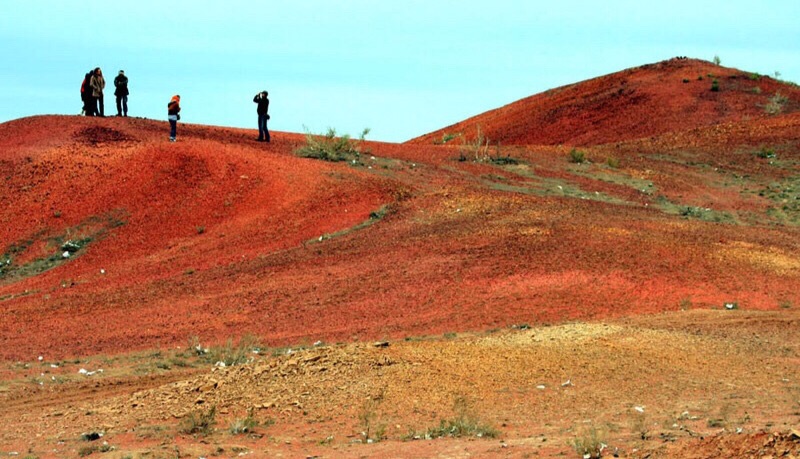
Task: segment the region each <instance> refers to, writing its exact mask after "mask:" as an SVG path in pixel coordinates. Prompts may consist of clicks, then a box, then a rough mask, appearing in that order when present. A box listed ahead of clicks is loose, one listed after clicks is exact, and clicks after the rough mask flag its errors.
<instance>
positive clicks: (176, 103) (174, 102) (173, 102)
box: [167, 94, 181, 142]
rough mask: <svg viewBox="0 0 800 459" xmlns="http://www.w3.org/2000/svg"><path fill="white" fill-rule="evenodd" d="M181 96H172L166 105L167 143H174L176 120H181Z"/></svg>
mask: <svg viewBox="0 0 800 459" xmlns="http://www.w3.org/2000/svg"><path fill="white" fill-rule="evenodd" d="M180 112H181V96H179V95H177V94H176V95H174V96H172V99H170V101H169V103H168V104H167V119H168V120H169V141H170V142H174V141H175V140H176V137H177V133H178V120H179V119H181V115H180Z"/></svg>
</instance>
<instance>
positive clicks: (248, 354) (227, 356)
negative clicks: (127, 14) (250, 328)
mask: <svg viewBox="0 0 800 459" xmlns="http://www.w3.org/2000/svg"><path fill="white" fill-rule="evenodd" d="M262 347H263V346H262V345H261V343H260V342H259V340H258V338H257V337H255V336H253V335H250V334H248V335H244V336H242V337H241V338H240V339H239V342H238V343H236V344H234V342H233V338H228V340H227V341H226V342H225V345H223V346H219V347H212V348H211V349H208V350H206V349H203V348H202V346H200V348H199V349H201V350H202V356H204V357H205V359H206V361H208V362H211V363H213V364H220V363H221V364H224V366H226V367H232V366H235V365H241V364H243V363H248V362H250V361H251V360H252V359H253V355H252V354H253V352H254V351H260V350H261V348H262ZM195 349H198V348H197V347H195ZM198 352H199V351H198ZM220 366H222V365H220Z"/></svg>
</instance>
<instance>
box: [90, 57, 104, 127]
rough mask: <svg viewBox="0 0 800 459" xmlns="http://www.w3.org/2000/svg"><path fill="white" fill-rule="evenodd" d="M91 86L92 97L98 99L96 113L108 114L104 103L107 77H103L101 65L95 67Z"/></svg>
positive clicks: (99, 114) (98, 114)
mask: <svg viewBox="0 0 800 459" xmlns="http://www.w3.org/2000/svg"><path fill="white" fill-rule="evenodd" d="M89 86H90V87H91V88H92V97H93V98H94V99H95V100H96V101H97V105H96V106H95V114H96V115H97V116H106V112H105V106H104V104H103V89H105V87H106V79H105V78H103V72H102V71H101V70H100V67H97V68H96V69H94V75H92V79H91V81H89Z"/></svg>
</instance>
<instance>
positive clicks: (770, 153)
mask: <svg viewBox="0 0 800 459" xmlns="http://www.w3.org/2000/svg"><path fill="white" fill-rule="evenodd" d="M756 156H758V157H759V158H764V159H773V158H775V157H776V156H777V155H776V154H775V149H774V148H770V147H761V149H760V150H758V152H756Z"/></svg>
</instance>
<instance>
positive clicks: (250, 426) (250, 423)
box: [228, 408, 258, 435]
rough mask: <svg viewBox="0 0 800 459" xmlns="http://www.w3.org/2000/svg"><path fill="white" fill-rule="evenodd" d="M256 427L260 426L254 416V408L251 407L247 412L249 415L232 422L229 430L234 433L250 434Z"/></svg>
mask: <svg viewBox="0 0 800 459" xmlns="http://www.w3.org/2000/svg"><path fill="white" fill-rule="evenodd" d="M256 427H258V421H256V420H255V418H254V417H253V410H252V408H251V409H250V411H248V413H247V417H244V418H237V419H235V420H234V421H233V422H232V423H231V426H230V427H229V428H228V432H230V433H231V434H232V435H241V434H248V433H252V432H253V430H254V429H255V428H256Z"/></svg>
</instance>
